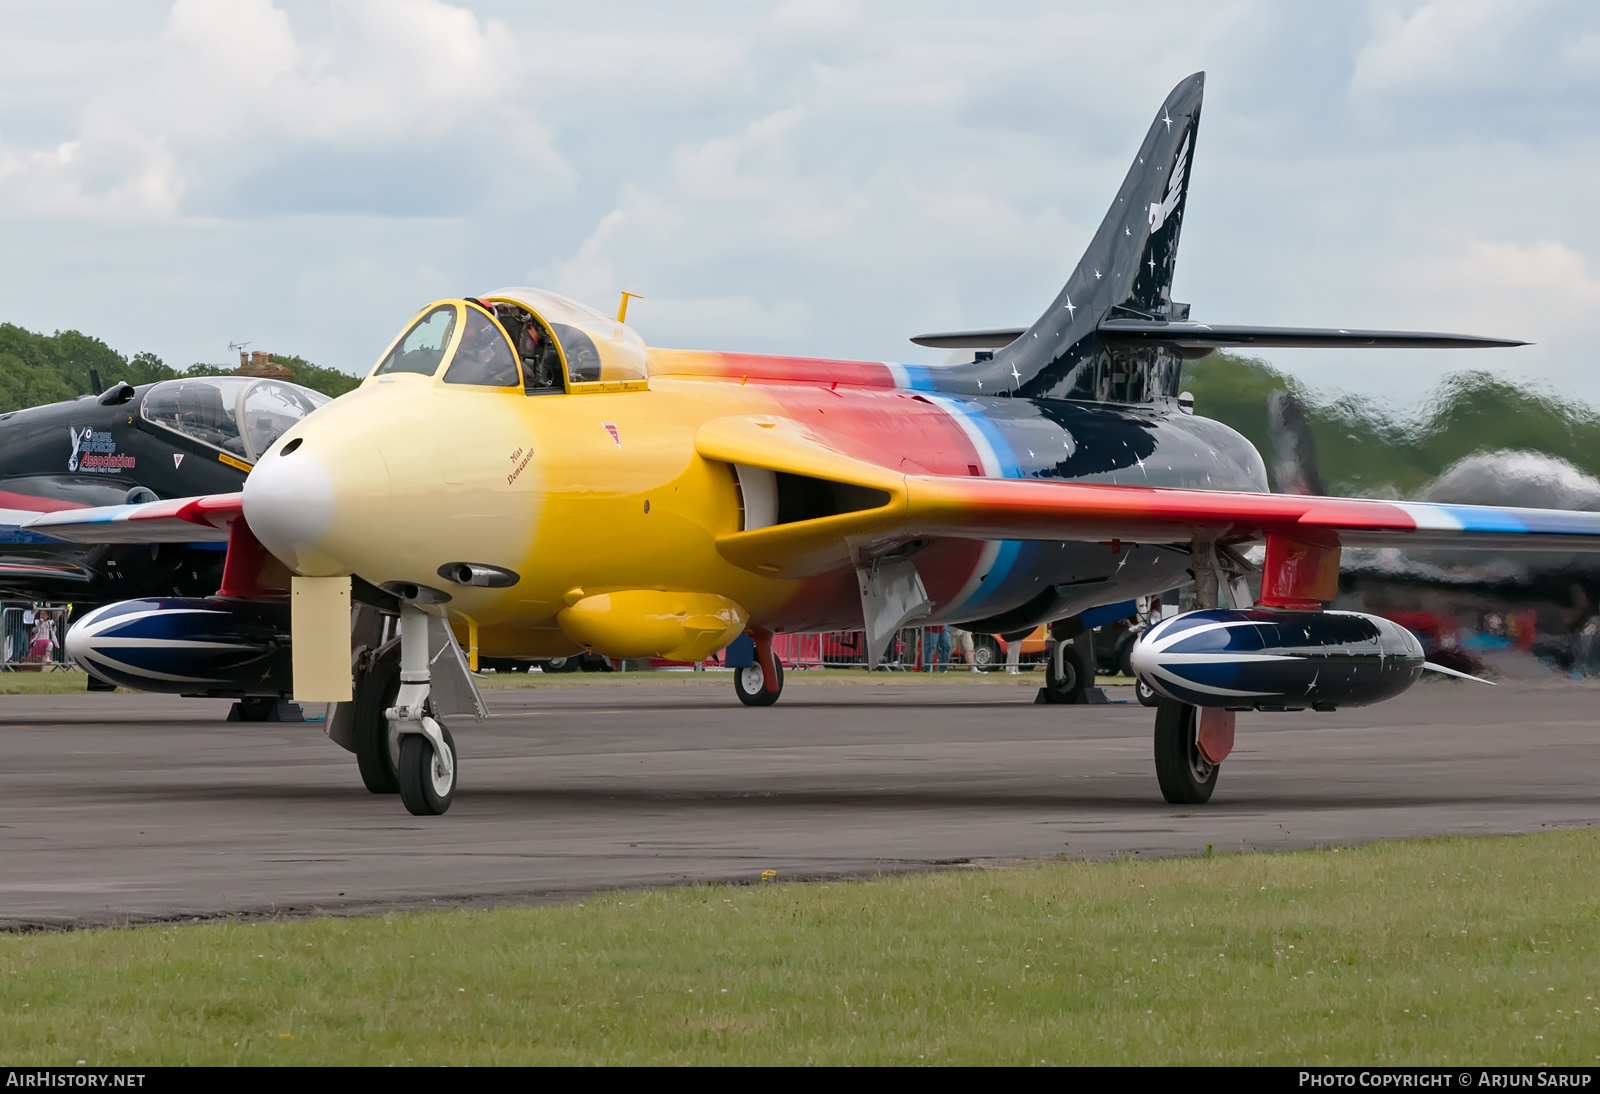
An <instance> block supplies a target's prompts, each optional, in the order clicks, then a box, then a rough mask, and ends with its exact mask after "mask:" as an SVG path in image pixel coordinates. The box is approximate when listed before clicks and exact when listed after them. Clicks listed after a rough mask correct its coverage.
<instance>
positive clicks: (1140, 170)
mask: <svg viewBox="0 0 1600 1094" xmlns="http://www.w3.org/2000/svg"><path fill="white" fill-rule="evenodd" d="M1205 79H1206V77H1205V73H1204V72H1197V73H1195V74H1194V75H1193V76H1190V77H1188V78H1187V79H1185V80H1184V81H1183V82H1182V83H1180V84H1178V86H1177V87H1175V88H1173V90H1172V94H1170V95H1168V96H1167V101H1166V102H1164V103H1162V104H1161V109H1160V110H1159V111H1158V112H1157V113H1156V118H1155V121H1154V122H1152V123H1151V125H1150V131H1149V132H1148V133H1146V134H1145V138H1144V143H1143V144H1141V145H1140V146H1139V154H1138V156H1136V157H1135V159H1134V161H1133V165H1132V166H1131V167H1129V168H1128V175H1127V177H1126V178H1125V179H1123V180H1122V188H1121V189H1120V190H1118V191H1117V199H1116V201H1114V202H1113V203H1112V205H1111V209H1110V211H1109V212H1107V213H1106V218H1105V220H1104V221H1103V222H1102V223H1101V225H1100V230H1099V231H1097V232H1096V233H1095V235H1094V239H1093V241H1091V242H1090V244H1089V248H1088V250H1086V251H1085V252H1084V254H1083V258H1082V259H1080V260H1079V262H1078V268H1077V269H1075V270H1073V271H1072V276H1071V277H1069V278H1068V279H1067V284H1066V287H1065V288H1063V289H1062V290H1061V294H1060V295H1059V296H1057V297H1056V299H1055V301H1054V303H1052V304H1051V305H1050V309H1049V310H1048V311H1046V312H1045V313H1044V314H1043V315H1041V316H1040V317H1039V318H1038V320H1037V321H1035V323H1034V324H1033V326H1031V327H1029V328H1028V329H1027V330H1025V331H1024V332H1023V333H1022V336H1021V337H1019V338H1018V339H1017V340H1016V341H1014V342H1012V343H1011V344H1010V345H1008V346H1006V347H1005V348H1004V349H1002V350H1000V351H999V352H998V353H996V354H995V356H994V359H993V360H992V361H987V362H982V363H975V364H974V365H972V366H967V367H966V368H963V369H961V370H960V371H961V373H962V374H963V375H962V377H961V381H960V382H958V383H957V384H952V385H950V386H952V387H960V388H962V389H965V390H971V391H981V392H982V393H984V394H995V395H999V394H1004V393H1007V392H1010V393H1013V394H1016V395H1026V396H1031V397H1035V398H1046V397H1054V398H1079V399H1083V398H1091V399H1092V398H1114V399H1117V400H1118V401H1122V400H1125V399H1126V400H1129V401H1136V402H1137V401H1142V400H1144V399H1145V398H1148V397H1150V396H1152V395H1155V394H1157V392H1156V391H1150V392H1149V393H1148V394H1146V393H1144V392H1142V391H1141V392H1133V391H1131V390H1127V384H1128V383H1129V382H1131V377H1129V376H1124V377H1120V378H1119V376H1118V372H1119V370H1118V368H1117V367H1116V366H1115V364H1114V363H1113V362H1110V361H1109V360H1101V358H1105V357H1106V356H1107V355H1106V353H1105V349H1104V346H1103V345H1102V343H1101V339H1100V338H1099V337H1098V335H1096V333H1095V332H1096V329H1097V328H1098V327H1099V325H1100V322H1101V321H1102V320H1104V319H1111V318H1127V319H1158V320H1169V321H1170V320H1182V319H1187V318H1188V310H1189V309H1188V305H1185V304H1173V302H1172V273H1173V267H1174V264H1175V262H1176V260H1177V256H1178V233H1179V231H1180V230H1181V229H1182V227H1183V213H1184V203H1185V199H1186V198H1187V196H1188V193H1189V173H1190V167H1191V165H1192V164H1193V162H1194V143H1195V134H1196V131H1197V129H1198V128H1199V124H1200V100H1201V98H1202V97H1203V95H1204V92H1205ZM1152 352H1159V351H1152ZM1172 356H1173V362H1174V364H1173V366H1172V371H1173V376H1172V383H1176V382H1177V376H1176V364H1175V362H1176V361H1177V357H1176V356H1175V355H1172ZM1120 371H1123V372H1126V371H1128V370H1126V369H1123V370H1120ZM951 379H952V380H953V379H955V377H954V376H953V375H952V376H951ZM1161 379H1162V378H1161V377H1157V384H1158V385H1159V383H1160V382H1161ZM1119 382H1120V383H1122V385H1123V390H1120V391H1119V390H1115V387H1116V385H1117V384H1118V383H1119ZM1138 384H1139V386H1140V387H1144V386H1146V384H1147V380H1146V379H1143V378H1141V379H1139V380H1138ZM939 386H940V387H945V386H946V385H945V384H943V383H941V384H940V385H939ZM1108 386H1109V387H1110V390H1105V391H1099V390H1097V389H1098V388H1102V387H1108Z"/></svg>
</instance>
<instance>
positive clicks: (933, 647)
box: [922, 626, 950, 672]
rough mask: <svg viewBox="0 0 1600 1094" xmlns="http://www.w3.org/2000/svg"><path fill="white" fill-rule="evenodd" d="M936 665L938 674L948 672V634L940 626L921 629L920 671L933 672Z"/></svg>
mask: <svg viewBox="0 0 1600 1094" xmlns="http://www.w3.org/2000/svg"><path fill="white" fill-rule="evenodd" d="M935 663H937V664H938V666H939V671H940V672H949V671H950V634H949V632H948V631H946V630H945V628H944V627H942V626H937V627H923V628H922V671H923V672H931V671H933V669H932V666H933V665H934V664H935Z"/></svg>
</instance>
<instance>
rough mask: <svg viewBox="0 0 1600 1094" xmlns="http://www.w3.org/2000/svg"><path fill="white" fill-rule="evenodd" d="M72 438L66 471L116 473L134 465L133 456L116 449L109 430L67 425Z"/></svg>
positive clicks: (68, 433)
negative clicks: (76, 427)
mask: <svg viewBox="0 0 1600 1094" xmlns="http://www.w3.org/2000/svg"><path fill="white" fill-rule="evenodd" d="M67 435H68V436H69V437H71V438H72V454H71V455H69V456H68V457H67V470H68V471H86V472H93V473H97V474H102V475H118V474H121V473H122V469H123V468H125V467H127V468H131V467H133V466H134V464H135V462H136V460H135V457H133V456H130V455H128V454H127V453H126V452H118V451H117V442H116V441H115V440H114V439H113V438H112V436H111V431H110V430H105V431H101V432H97V431H96V430H94V429H93V428H91V427H89V426H84V427H83V428H82V429H73V428H72V427H71V426H68V427H67Z"/></svg>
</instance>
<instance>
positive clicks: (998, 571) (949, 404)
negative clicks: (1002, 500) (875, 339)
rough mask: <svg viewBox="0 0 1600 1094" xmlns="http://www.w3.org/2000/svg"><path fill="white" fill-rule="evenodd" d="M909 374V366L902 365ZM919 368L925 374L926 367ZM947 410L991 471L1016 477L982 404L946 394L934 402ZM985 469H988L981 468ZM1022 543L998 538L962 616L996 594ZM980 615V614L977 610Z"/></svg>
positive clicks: (1009, 453) (1018, 470)
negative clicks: (987, 456)
mask: <svg viewBox="0 0 1600 1094" xmlns="http://www.w3.org/2000/svg"><path fill="white" fill-rule="evenodd" d="M905 367H906V369H907V372H908V375H909V371H910V369H911V368H912V366H910V365H907V366H905ZM920 371H923V373H924V376H926V370H920ZM937 405H939V406H941V407H943V408H944V409H945V410H946V411H947V412H948V413H950V414H954V415H958V416H960V418H961V420H962V421H964V422H965V423H966V424H967V425H968V426H969V427H970V428H971V429H972V430H973V431H974V432H976V433H977V434H978V435H979V436H981V437H982V438H983V440H984V442H985V444H986V445H987V446H988V448H989V451H990V452H991V453H992V454H993V456H994V463H995V466H994V471H995V472H997V473H998V474H999V476H1000V477H1001V478H1006V479H1020V478H1021V477H1022V466H1021V464H1019V463H1018V462H1017V457H1016V453H1015V451H1014V450H1013V449H1012V447H1011V444H1010V442H1009V441H1007V440H1006V436H1005V434H1004V433H1002V432H1000V429H999V427H997V426H996V425H995V424H994V422H993V421H991V420H990V419H989V416H988V415H987V414H985V413H984V412H983V407H982V406H981V405H978V404H974V403H973V402H972V401H970V400H968V399H965V398H962V397H961V396H959V395H946V396H943V397H942V398H940V399H939V400H938V401H937ZM985 470H986V471H987V470H989V469H988V468H985ZM1026 546H1028V547H1029V548H1033V549H1036V548H1037V544H1027V545H1026ZM1023 547H1024V544H1023V543H1022V542H1021V541H1018V540H1014V539H1007V540H1001V541H1000V548H999V550H998V551H997V552H996V553H995V556H994V562H993V563H991V564H990V566H989V572H988V573H987V574H985V575H983V580H982V582H981V583H980V584H979V585H978V588H977V589H976V590H975V591H974V592H973V594H972V595H971V596H970V597H969V598H968V599H967V601H966V603H964V604H962V605H961V611H962V614H963V615H966V614H969V613H972V612H973V610H974V609H976V608H977V607H978V606H979V605H983V604H987V603H989V601H991V600H993V599H994V597H995V596H996V594H998V593H1000V592H1001V591H1002V590H1003V589H1004V588H1005V584H1006V579H1007V578H1008V577H1010V576H1011V574H1012V573H1013V572H1014V571H1015V570H1016V568H1017V560H1018V559H1019V558H1020V557H1021V556H1022V551H1023ZM980 614H981V613H980Z"/></svg>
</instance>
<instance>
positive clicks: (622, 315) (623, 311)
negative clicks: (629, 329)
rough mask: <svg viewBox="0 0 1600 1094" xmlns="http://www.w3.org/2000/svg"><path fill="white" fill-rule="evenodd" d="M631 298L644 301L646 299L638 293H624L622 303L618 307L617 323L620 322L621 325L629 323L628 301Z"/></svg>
mask: <svg viewBox="0 0 1600 1094" xmlns="http://www.w3.org/2000/svg"><path fill="white" fill-rule="evenodd" d="M630 298H632V299H634V300H643V299H644V297H642V296H640V295H639V294H638V293H636V292H625V293H623V294H622V303H621V304H619V305H617V322H619V323H626V322H627V321H628V300H629V299H630Z"/></svg>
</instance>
